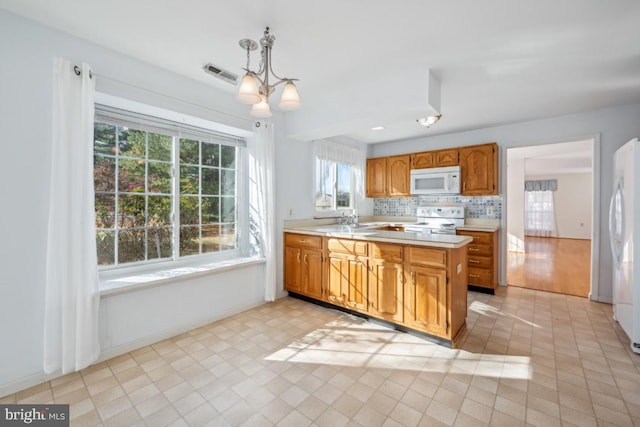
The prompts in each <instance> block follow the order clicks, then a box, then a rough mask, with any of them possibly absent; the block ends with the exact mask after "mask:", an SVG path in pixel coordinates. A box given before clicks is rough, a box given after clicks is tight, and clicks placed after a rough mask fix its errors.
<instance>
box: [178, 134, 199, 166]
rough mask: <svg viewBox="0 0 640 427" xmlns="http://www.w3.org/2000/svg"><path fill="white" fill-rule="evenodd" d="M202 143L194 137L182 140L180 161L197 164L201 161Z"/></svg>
mask: <svg viewBox="0 0 640 427" xmlns="http://www.w3.org/2000/svg"><path fill="white" fill-rule="evenodd" d="M199 147H200V144H199V142H198V141H194V140H192V139H181V140H180V163H189V164H192V165H197V164H199V163H200V148H199Z"/></svg>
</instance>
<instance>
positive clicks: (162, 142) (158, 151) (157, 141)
mask: <svg viewBox="0 0 640 427" xmlns="http://www.w3.org/2000/svg"><path fill="white" fill-rule="evenodd" d="M148 137H149V156H148V157H149V159H152V160H164V161H166V162H170V161H171V142H172V141H173V138H172V137H170V136H168V135H160V134H157V133H149V134H148Z"/></svg>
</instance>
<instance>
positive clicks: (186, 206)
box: [180, 196, 200, 225]
mask: <svg viewBox="0 0 640 427" xmlns="http://www.w3.org/2000/svg"><path fill="white" fill-rule="evenodd" d="M199 212H200V206H199V201H198V197H197V196H191V197H190V196H182V197H180V225H195V224H199V223H200V214H199Z"/></svg>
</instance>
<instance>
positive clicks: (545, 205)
mask: <svg viewBox="0 0 640 427" xmlns="http://www.w3.org/2000/svg"><path fill="white" fill-rule="evenodd" d="M524 234H525V235H527V236H539V237H551V236H555V234H556V220H555V210H554V204H553V192H552V191H525V208H524Z"/></svg>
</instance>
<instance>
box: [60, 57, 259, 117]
mask: <svg viewBox="0 0 640 427" xmlns="http://www.w3.org/2000/svg"><path fill="white" fill-rule="evenodd" d="M73 71H74V72H75V73H76V75H77V76H79V75H81V74H82V70H81V69H80V67H78V66H77V65H74V66H73ZM93 76H98V77H100V78H102V79H105V80H110V81H112V82H114V83H118V84H121V85H125V86H129V87H132V88H135V89H140V90H143V91H145V92H148V93H152V94H154V95H159V96H162V97H164V98H167V99H173V100H174V101H178V102H182V103H183V104H187V105H191V106H193V107H198V108H202V109H205V110H209V111H213V112H215V113H217V114H222V115H224V116H227V117H230V118H232V119H237V120H242V121H243V122H247V123H255V121H254V120H251V119H247V118H245V117H240V116H236V115H235V114H231V113H228V112H226V111H222V110H217V109H215V108H211V107H208V106H206V105H202V104H196V103H194V102H192V101H187V100H185V99H182V98H178V97H176V96H171V95H167V94H165V93H162V92H158V91H155V90H152V89H149V88H146V87H142V86H137V85H134V84H132V83H128V82H124V81H122V80H118V79H114V78H112V77H107V76H105V75H103V74H98V73H94V72H93V71H91V72H89V78H93Z"/></svg>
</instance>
